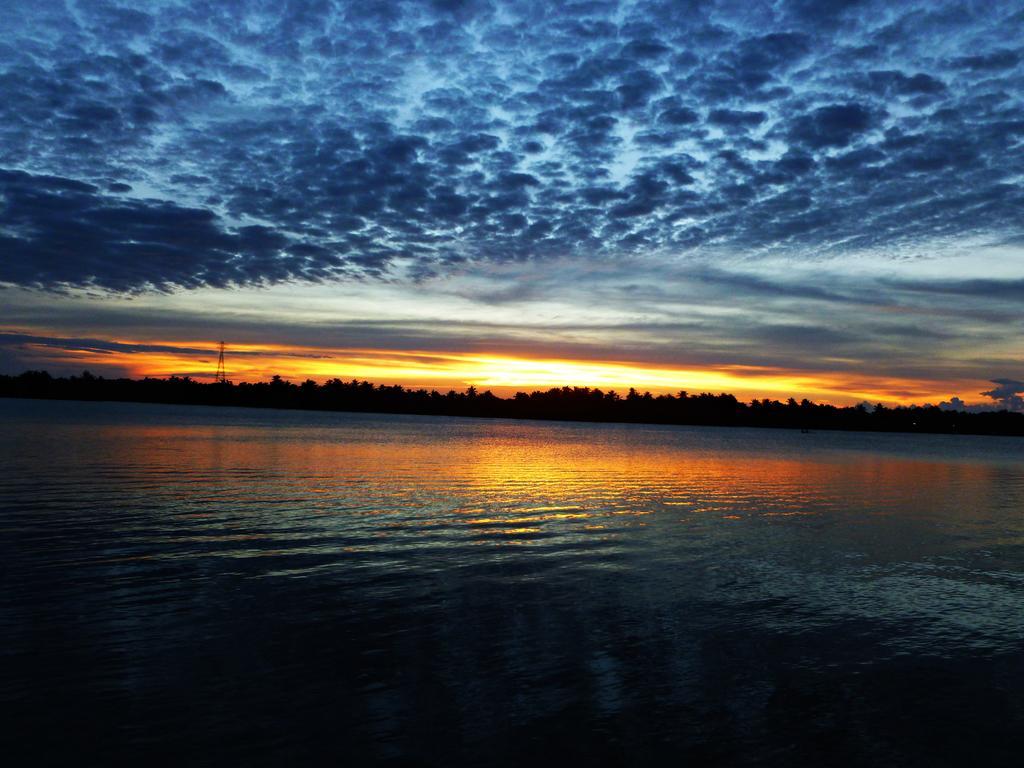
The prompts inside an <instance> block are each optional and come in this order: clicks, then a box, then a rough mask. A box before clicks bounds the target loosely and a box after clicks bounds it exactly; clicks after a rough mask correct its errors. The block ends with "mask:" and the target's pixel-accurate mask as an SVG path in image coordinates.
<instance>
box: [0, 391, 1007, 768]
mask: <svg viewBox="0 0 1024 768" xmlns="http://www.w3.org/2000/svg"><path fill="white" fill-rule="evenodd" d="M0 466H2V473H0V557H2V561H0V574H2V587H3V588H2V590H0V633H2V635H0V636H2V638H3V643H2V648H0V673H2V689H0V696H2V699H0V704H2V706H3V710H4V712H3V713H2V714H3V718H2V725H0V734H2V736H3V739H4V741H5V742H6V743H5V745H4V747H5V750H6V751H5V754H7V755H10V754H23V755H26V758H24V761H23V762H20V763H19V764H41V765H44V764H56V763H61V762H66V763H75V764H109V763H111V762H121V761H125V762H128V761H134V760H139V761H145V762H149V763H154V762H156V763H173V764H177V765H181V764H203V765H207V764H209V765H214V764H216V765H236V764H237V765H255V764H268V765H281V764H288V763H291V764H310V763H318V764H323V763H331V764H337V765H362V764H377V763H394V764H399V765H437V766H452V765H521V764H523V763H524V762H526V761H535V762H543V763H547V762H550V761H553V760H561V761H563V762H564V761H567V760H575V761H586V762H587V763H589V764H612V765H652V764H659V765H660V764H671V765H679V764H682V763H687V762H688V763H690V764H693V765H800V764H803V765H908V766H909V765H914V766H917V765H920V766H934V765H963V764H965V763H971V764H975V765H1011V764H1012V765H1018V764H1019V762H1018V761H1019V759H1020V754H1021V751H1022V749H1024V440H1019V439H1013V438H972V437H964V436H909V435H863V434H842V433H815V434H800V433H796V432H790V431H775V430H742V429H704V428H678V427H660V426H659V427H655V426H618V425H580V424H564V423H539V422H503V421H490V420H472V419H446V418H430V417H405V416H379V415H357V414H324V413H299V412H275V411H256V410H242V409H239V410H227V411H218V410H212V409H205V408H179V407H174V406H158V405H125V404H103V403H94V404H89V403H66V402H32V401H18V400H0ZM12 749H17V750H18V752H16V753H12V752H11V751H10V750H12Z"/></svg>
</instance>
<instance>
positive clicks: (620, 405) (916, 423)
mask: <svg viewBox="0 0 1024 768" xmlns="http://www.w3.org/2000/svg"><path fill="white" fill-rule="evenodd" d="M0 397H5V398H24V399H32V400H74V401H81V402H124V403H161V404H166V405H205V406H214V407H250V408H272V409H281V410H303V411H339V412H351V413H381V414H408V415H417V416H468V417H475V418H501V419H524V420H536V421H575V422H589V423H607V424H669V425H680V426H717V427H772V428H781V429H800V430H807V431H817V430H839V431H848V432H904V433H918V434H971V435H1004V436H1024V414H1021V413H1014V412H1009V411H987V412H983V413H969V412H964V411H946V410H942V409H940V408H938V407H936V406H906V407H898V408H885V407H882V406H876V407H875V408H874V409H873V410H872V409H868V408H865V407H863V406H852V407H839V406H834V405H820V404H816V403H812V402H809V401H807V400H804V401H802V402H799V403H798V402H797V401H796V400H793V399H790V400H789V401H787V402H785V403H783V402H780V401H778V400H767V399H765V400H753V401H751V402H750V403H743V402H741V401H739V400H737V399H736V397H734V396H733V395H730V394H725V393H723V394H710V393H701V394H697V395H690V394H688V393H685V392H681V393H678V394H676V395H652V394H650V393H639V392H637V391H636V390H633V389H631V390H629V392H628V393H627V394H626V395H619V394H617V393H615V392H612V391H609V392H604V391H602V390H598V389H591V388H588V387H562V388H555V389H549V390H546V391H537V392H531V393H523V392H520V393H517V394H516V395H514V396H512V397H508V398H501V397H497V396H496V395H494V394H492V393H491V392H482V393H481V392H477V391H476V389H475V388H473V387H470V388H469V389H467V390H465V391H462V392H456V391H454V390H452V391H449V392H446V393H441V392H437V391H436V390H434V391H428V390H425V389H419V390H410V389H405V388H404V387H402V386H399V385H394V386H392V385H374V384H371V383H369V382H365V381H351V382H343V381H340V380H338V379H333V380H331V381H328V382H325V383H324V384H316V383H315V382H313V381H306V382H304V383H302V384H292V383H290V382H287V381H284V380H283V379H280V378H278V377H274V379H273V380H272V381H270V382H259V383H255V384H249V383H242V384H232V383H230V382H225V383H209V384H205V383H201V382H198V381H195V380H193V379H190V378H178V377H171V378H169V379H139V380H136V379H105V378H102V377H97V376H91V375H88V374H83V375H82V376H72V377H68V378H55V377H52V376H50V375H49V374H47V373H45V372H42V371H28V372H26V373H23V374H21V375H20V376H0Z"/></svg>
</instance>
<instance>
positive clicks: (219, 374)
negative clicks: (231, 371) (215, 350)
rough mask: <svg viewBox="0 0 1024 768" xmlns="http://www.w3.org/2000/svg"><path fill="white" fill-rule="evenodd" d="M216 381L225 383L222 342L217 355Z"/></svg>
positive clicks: (226, 377) (226, 379) (226, 381)
mask: <svg viewBox="0 0 1024 768" xmlns="http://www.w3.org/2000/svg"><path fill="white" fill-rule="evenodd" d="M217 383H218V384H227V383H228V374H227V371H225V370H224V342H223V341H222V342H221V343H220V355H219V356H218V357H217Z"/></svg>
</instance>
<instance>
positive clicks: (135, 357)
mask: <svg viewBox="0 0 1024 768" xmlns="http://www.w3.org/2000/svg"><path fill="white" fill-rule="evenodd" d="M153 345H154V344H153V342H134V341H127V340H117V341H116V342H114V343H113V344H112V346H113V347H115V348H114V349H92V348H80V349H63V348H58V347H55V346H51V345H43V344H34V343H27V344H25V345H24V346H23V347H22V349H23V351H25V352H26V353H27V355H28V357H29V358H30V359H31V360H33V361H34V364H35V367H39V368H46V367H50V368H57V369H63V370H67V369H68V368H69V367H70V368H72V369H76V368H80V369H89V370H91V371H92V372H94V373H100V374H104V373H116V374H120V375H128V376H132V377H141V376H154V377H165V376H172V375H178V376H185V375H188V376H192V377H194V378H200V379H201V378H212V377H213V375H214V370H215V368H216V360H217V352H216V345H215V344H214V343H212V342H209V341H202V342H181V341H168V342H160V343H159V346H160V347H161V349H160V350H159V351H152V350H146V349H142V350H133V349H131V347H132V346H140V347H142V346H150V347H152V346H153ZM204 349H208V350H209V352H208V353H204V352H202V350H204ZM178 350H180V351H178ZM227 357H228V360H227V368H228V377H229V378H230V379H232V380H233V381H235V382H241V381H258V380H266V379H268V378H270V376H272V375H274V374H278V375H280V376H282V377H284V378H286V379H292V380H304V379H306V378H311V379H314V380H316V381H324V380H326V379H331V378H340V379H345V380H349V379H353V378H355V379H366V380H369V381H373V382H376V383H381V384H403V385H405V386H407V387H413V388H418V387H427V388H439V389H448V388H455V389H461V388H464V387H466V386H469V385H471V384H472V385H474V386H476V387H478V388H480V389H490V390H492V391H494V392H495V393H496V394H499V395H508V394H511V393H513V392H515V391H517V390H532V389H544V388H549V387H556V386H564V385H570V386H588V387H598V388H601V389H604V390H609V389H615V390H618V391H620V392H624V391H625V390H627V389H629V388H630V387H635V388H637V389H639V390H650V391H651V392H655V393H660V392H676V391H678V390H681V389H685V390H687V391H690V392H731V393H733V394H735V395H736V396H737V397H739V398H740V399H744V400H749V399H751V398H755V397H756V398H763V397H771V398H786V397H790V396H793V397H797V398H803V397H807V398H809V399H812V400H815V401H817V402H831V403H835V404H851V403H857V402H860V401H863V400H869V401H872V402H874V401H882V402H885V403H899V404H911V403H923V402H938V401H940V400H943V399H947V398H948V397H949V396H950V394H951V393H954V392H971V391H977V390H978V388H979V386H980V385H982V384H983V383H984V382H979V381H977V380H974V379H969V380H963V381H948V380H943V381H937V380H928V379H908V378H892V377H883V376H871V375H859V374H853V373H849V372H828V371H824V372H823V371H806V370H780V369H777V368H759V367H756V366H728V365H724V366H715V367H703V368H687V367H673V366H664V365H646V364H642V363H636V362H620V361H614V360H572V359H550V358H545V359H528V358H524V357H513V356H507V355H497V354H486V353H457V352H429V351H407V350H379V349H321V348H310V347H286V346H281V345H273V344H267V345H253V344H246V345H242V344H239V345H230V346H229V347H228V356H227Z"/></svg>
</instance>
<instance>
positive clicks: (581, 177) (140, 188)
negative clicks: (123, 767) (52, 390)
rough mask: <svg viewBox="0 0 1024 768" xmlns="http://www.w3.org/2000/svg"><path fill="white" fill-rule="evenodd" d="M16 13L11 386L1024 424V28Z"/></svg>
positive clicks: (229, 5)
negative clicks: (704, 405) (856, 412)
mask: <svg viewBox="0 0 1024 768" xmlns="http://www.w3.org/2000/svg"><path fill="white" fill-rule="evenodd" d="M0 11H2V17H3V19H4V22H3V25H2V26H0V371H3V372H20V371H21V370H24V369H26V368H46V369H49V370H51V371H53V372H70V371H80V370H82V369H83V368H88V369H89V370H92V371H93V372H97V373H104V374H109V375H114V374H131V375H141V374H154V375H166V374H170V373H178V374H191V375H195V376H210V375H211V374H212V369H213V363H214V361H215V353H214V357H212V358H211V349H212V348H213V347H214V345H215V344H216V342H217V341H218V340H220V339H224V340H225V341H226V342H227V344H228V349H229V364H228V369H229V374H231V376H232V378H234V379H235V380H242V379H253V378H259V377H261V376H266V375H269V374H271V373H274V372H280V373H282V374H284V375H286V376H288V377H291V378H305V377H307V376H311V377H313V378H316V379H324V378H327V377H331V376H341V377H342V378H351V377H353V376H358V377H359V378H370V379H373V380H376V381H389V382H400V383H404V384H408V385H429V386H442V387H449V386H451V387H462V386H465V385H466V384H469V383H474V384H477V385H478V386H484V387H490V388H494V389H496V390H498V391H507V389H508V388H512V389H516V388H529V387H536V386H549V385H561V384H589V385H598V386H602V387H606V388H607V387H617V388H621V387H628V386H630V385H631V384H633V385H636V386H637V387H639V388H650V389H652V390H657V391H665V390H677V389H687V390H691V391H697V390H713V391H721V390H726V391H733V392H736V393H737V394H738V395H741V396H743V397H753V396H766V395H767V396H772V397H777V396H788V395H790V394H793V395H796V396H797V397H804V396H806V397H811V398H812V399H818V400H828V401H833V402H842V403H847V402H857V401H860V400H864V399H870V400H883V401H885V402H938V401H939V400H944V399H950V398H952V397H954V396H957V397H960V398H962V400H963V401H965V402H967V403H997V402H998V403H1006V404H1010V405H1017V406H1018V407H1019V405H1020V398H1019V393H1020V392H1021V391H1024V384H1021V380H1022V379H1024V341H1022V338H1024V337H1022V333H1021V332H1022V330H1024V315H1022V312H1021V310H1022V307H1024V106H1022V104H1024V101H1022V97H1024V47H1022V44H1024V34H1022V30H1024V2H1015V1H1008V2H975V3H970V2H950V3H942V2H937V1H936V0H929V1H928V2H917V3H911V2H908V3H901V2H895V1H894V0H885V2H857V0H822V1H820V2H819V1H815V0H775V2H756V0H742V2H699V1H697V0H693V1H691V2H685V1H684V0H671V1H668V2H645V1H643V0H641V1H639V2H621V3H617V2H602V1H600V0H597V1H594V2H565V3H551V2H507V3H506V2H487V1H486V0H480V1H479V2H475V1H473V0H466V1H465V2H458V1H456V0H435V1H434V2H427V1H422V2H421V1H418V0H408V1H407V2H386V1H385V0H367V1H366V2H348V3H345V2H333V1H331V0H320V1H313V2H298V1H296V2H284V1H282V0H274V1H273V2H271V1H270V0H267V1H266V2H228V1H227V0H210V2H138V1H136V2H131V3H119V2H114V1H112V0H75V1H72V0H67V2H54V1H53V0H32V2H24V1H23V0H0ZM983 393H987V394H983ZM1015 398H1016V399H1015Z"/></svg>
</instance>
